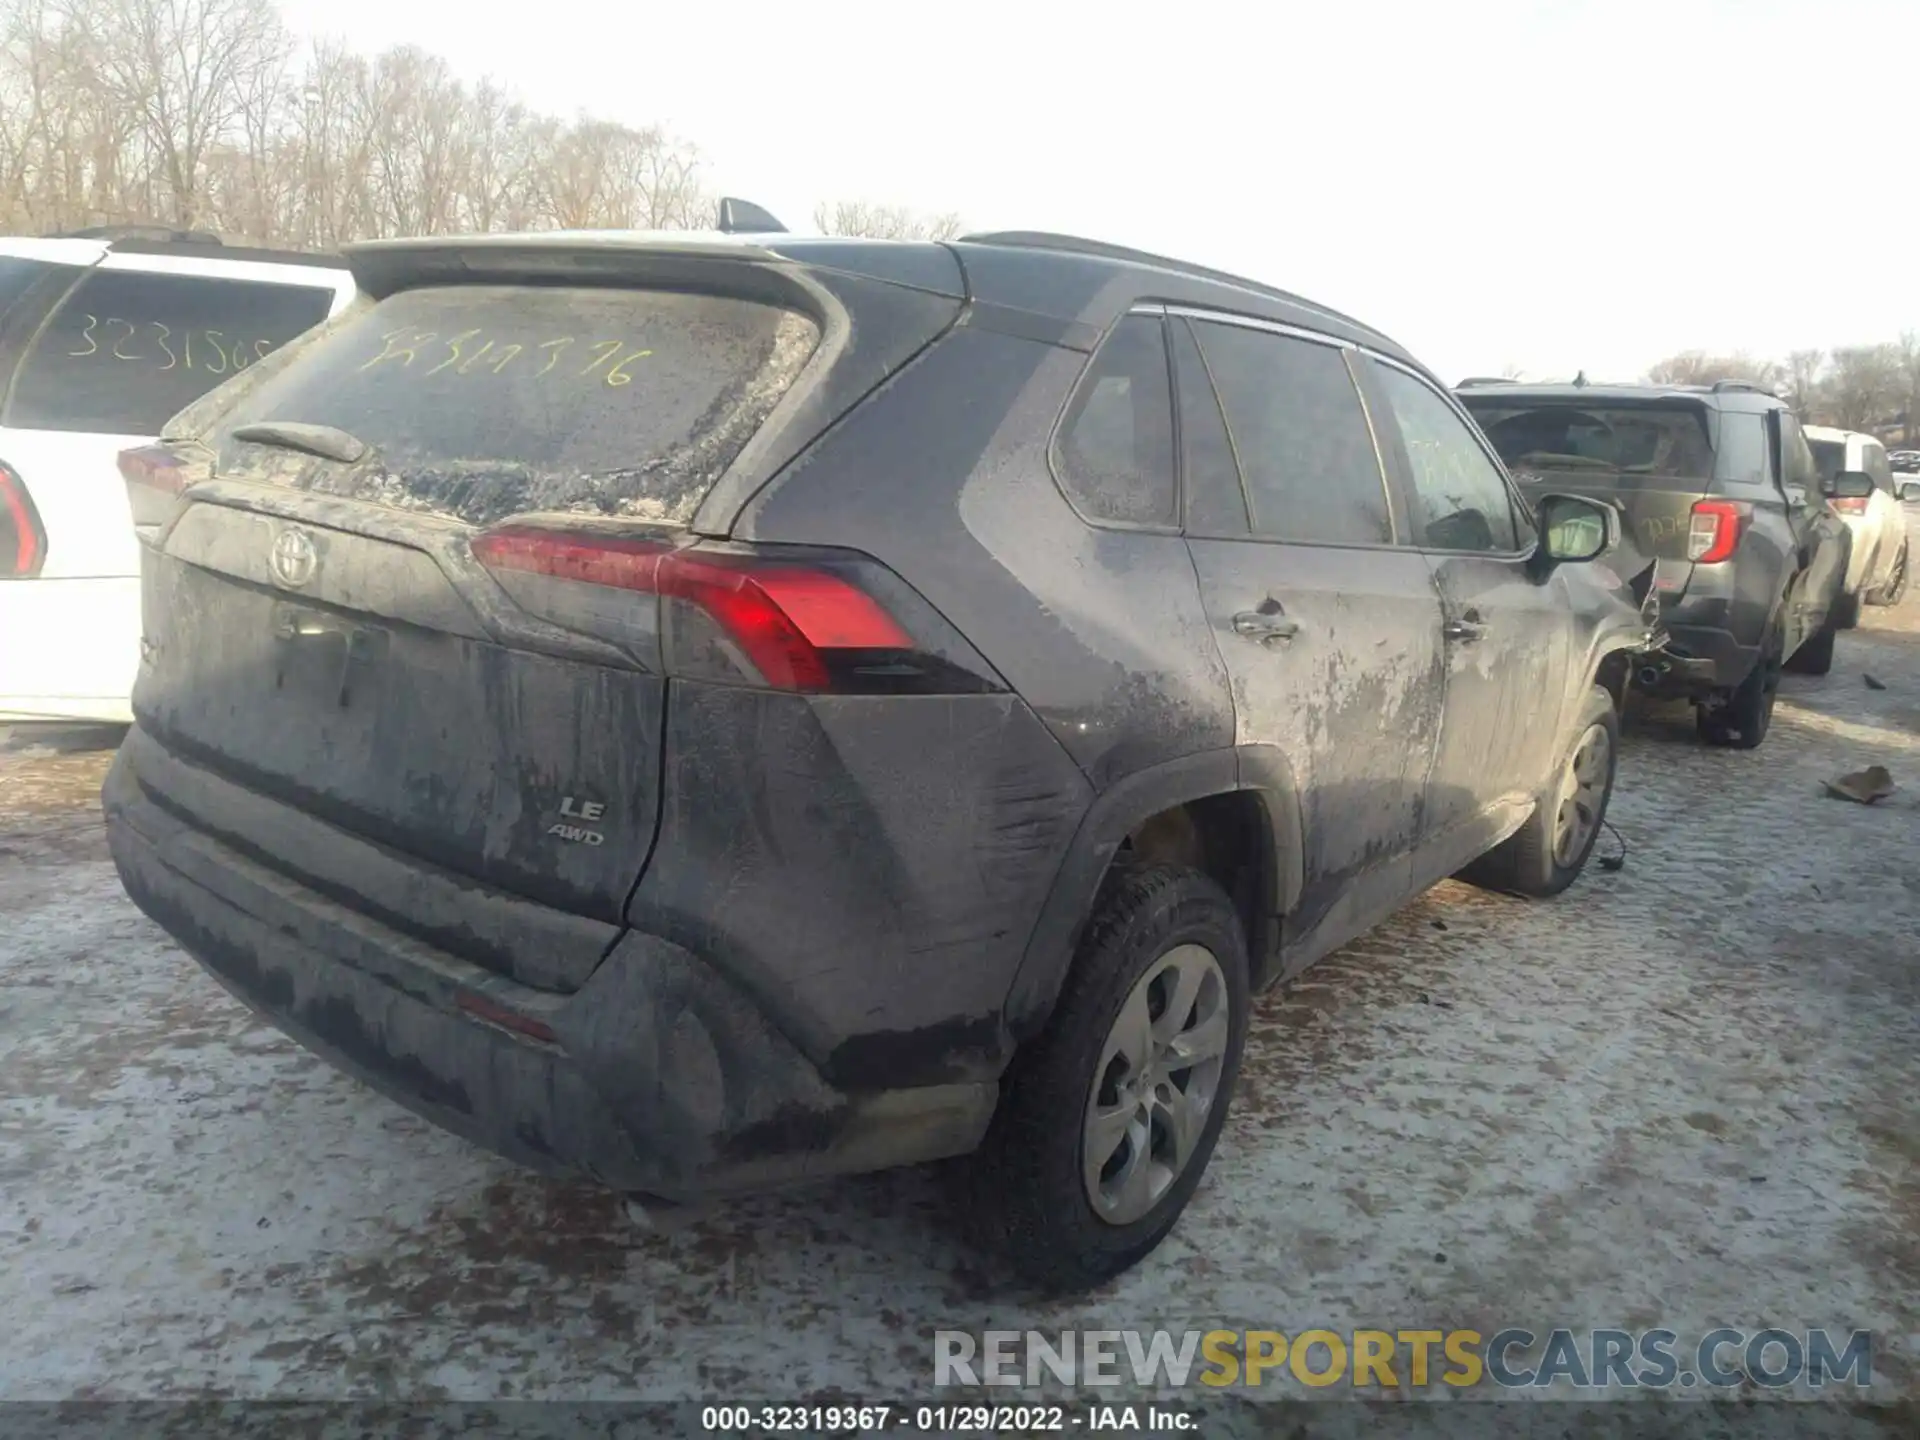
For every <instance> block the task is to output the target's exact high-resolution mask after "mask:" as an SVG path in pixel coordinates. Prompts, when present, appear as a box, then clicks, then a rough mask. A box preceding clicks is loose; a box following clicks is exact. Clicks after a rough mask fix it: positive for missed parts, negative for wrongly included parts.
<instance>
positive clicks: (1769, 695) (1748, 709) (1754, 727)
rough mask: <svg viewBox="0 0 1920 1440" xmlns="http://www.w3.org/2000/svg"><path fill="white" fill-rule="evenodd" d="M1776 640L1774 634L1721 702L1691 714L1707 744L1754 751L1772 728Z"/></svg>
mask: <svg viewBox="0 0 1920 1440" xmlns="http://www.w3.org/2000/svg"><path fill="white" fill-rule="evenodd" d="M1780 670H1781V665H1780V637H1779V634H1778V632H1776V633H1775V635H1774V638H1773V639H1772V641H1770V642H1769V644H1768V646H1767V649H1766V650H1765V651H1763V652H1762V653H1761V656H1760V658H1759V659H1758V660H1756V661H1754V662H1753V669H1752V670H1750V671H1748V672H1747V678H1746V679H1744V680H1742V681H1741V682H1740V683H1739V684H1738V685H1736V686H1735V687H1734V689H1733V693H1732V694H1731V695H1729V696H1728V697H1727V699H1726V701H1725V703H1723V704H1721V705H1718V706H1715V707H1713V708H1711V709H1709V708H1708V707H1707V706H1705V705H1702V706H1700V707H1699V708H1698V709H1696V710H1695V711H1694V712H1693V721H1694V728H1695V729H1696V730H1698V731H1699V734H1700V738H1701V739H1702V740H1704V741H1706V742H1707V744H1709V745H1721V746H1725V747H1726V748H1727V749H1730V750H1757V749H1759V748H1760V742H1761V741H1762V740H1765V739H1766V738H1767V731H1768V730H1770V729H1771V728H1772V727H1773V702H1774V699H1775V697H1776V696H1778V695H1779V693H1780Z"/></svg>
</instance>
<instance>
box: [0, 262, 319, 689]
mask: <svg viewBox="0 0 1920 1440" xmlns="http://www.w3.org/2000/svg"><path fill="white" fill-rule="evenodd" d="M353 295H354V287H353V281H352V279H351V277H350V276H349V275H348V274H347V271H346V269H345V267H344V266H343V265H342V264H341V262H340V261H339V260H338V259H337V258H335V257H331V256H328V257H320V256H308V255H296V254H291V253H281V252H278V251H265V250H246V249H239V248H236V247H233V246H227V245H222V244H220V243H219V241H218V239H217V238H216V237H213V236H206V235H168V234H167V233H166V232H159V234H157V235H156V234H154V233H153V232H131V231H121V232H113V231H91V232H83V233H81V234H77V235H68V236H60V237H52V238H40V239H16V238H4V237H0V385H3V386H4V391H3V393H4V394H5V397H6V400H5V406H4V409H0V724H5V723H9V722H18V721H34V720H61V721H102V722H108V723H121V722H126V721H129V720H131V719H132V713H131V711H130V709H129V708H128V700H127V696H128V692H129V691H130V690H131V689H132V688H133V679H134V674H135V672H136V670H137V669H138V667H139V652H140V551H139V543H138V540H137V539H136V537H135V534H134V527H133V519H132V515H131V513H130V511H129V508H128V500H127V491H126V486H125V483H124V482H123V480H122V479H121V475H120V470H119V468H118V466H117V464H116V457H117V456H118V455H119V452H120V451H122V450H124V449H127V448H128V447H130V446H135V445H141V444H144V443H146V442H148V441H149V440H150V439H151V438H152V437H154V436H156V435H157V434H158V433H159V431H160V427H161V426H162V425H163V424H164V423H165V422H166V421H167V420H168V419H169V418H170V417H172V415H173V414H174V413H175V412H176V411H178V410H180V409H182V408H184V407H185V406H186V405H188V404H190V403H191V402H193V401H194V400H197V399H198V398H200V396H202V395H203V394H205V393H206V392H207V391H209V390H212V389H213V388H214V387H215V386H217V385H219V384H220V383H221V381H222V378H223V377H224V376H228V375H231V374H232V373H233V372H234V371H235V370H237V369H244V368H246V367H247V366H248V365H251V364H254V363H255V362H257V361H259V360H260V359H262V358H264V357H265V356H266V355H268V354H270V353H271V352H272V351H273V350H274V349H276V348H277V347H278V346H280V345H282V344H284V343H285V342H286V341H288V340H291V339H292V338H294V337H295V336H296V335H299V334H300V333H301V332H302V331H305V330H308V329H310V328H311V327H313V326H314V325H316V324H318V323H319V322H320V321H322V320H324V319H326V318H327V316H329V315H331V314H333V313H335V312H336V311H338V310H340V309H341V308H342V307H343V306H345V305H346V304H347V303H348V302H349V301H350V300H351V299H352V298H353Z"/></svg>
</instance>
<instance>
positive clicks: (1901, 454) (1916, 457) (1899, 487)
mask: <svg viewBox="0 0 1920 1440" xmlns="http://www.w3.org/2000/svg"><path fill="white" fill-rule="evenodd" d="M1887 459H1888V461H1889V462H1890V463H1891V464H1892V465H1893V488H1894V490H1895V491H1896V492H1897V493H1898V494H1899V496H1900V498H1901V499H1902V500H1906V501H1915V500H1920V450H1895V451H1893V452H1892V453H1891V454H1890V455H1888V456H1887Z"/></svg>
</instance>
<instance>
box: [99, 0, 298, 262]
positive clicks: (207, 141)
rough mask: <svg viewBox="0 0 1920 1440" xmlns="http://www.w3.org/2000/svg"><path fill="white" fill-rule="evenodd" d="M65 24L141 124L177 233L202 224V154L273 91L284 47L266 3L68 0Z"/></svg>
mask: <svg viewBox="0 0 1920 1440" xmlns="http://www.w3.org/2000/svg"><path fill="white" fill-rule="evenodd" d="M64 6H65V9H64V19H65V21H66V23H67V24H68V25H70V26H72V27H74V28H76V29H77V30H79V31H80V32H81V33H82V34H83V35H85V36H86V37H88V38H89V39H90V40H92V41H93V42H94V43H95V45H96V46H97V49H96V50H95V55H94V58H95V62H96V63H97V64H98V65H99V66H100V74H101V76H102V78H103V79H104V81H105V84H106V89H107V91H108V93H109V94H111V95H112V97H113V99H114V101H115V102H116V103H117V104H118V105H120V106H121V107H122V108H123V109H124V110H125V111H126V112H128V113H129V114H131V115H133V116H135V117H137V119H138V121H139V125H140V138H141V141H142V143H143V146H144V148H145V151H146V156H147V159H148V173H149V175H150V176H152V177H153V178H154V179H156V180H157V181H158V182H159V183H158V187H157V189H158V192H159V193H157V194H156V195H154V196H153V198H154V199H155V200H156V201H159V202H162V203H164V205H165V207H166V209H167V211H168V213H169V215H170V218H171V219H172V220H173V221H174V222H175V223H176V224H179V225H182V226H191V225H195V224H197V223H199V222H200V221H201V219H202V211H203V208H204V206H203V200H202V193H203V184H204V180H205V170H204V167H205V164H206V161H207V158H208V155H209V154H210V153H211V152H212V150H213V149H214V148H215V147H216V146H217V145H219V144H220V143H221V142H222V141H224V140H226V139H227V138H228V137H229V135H230V134H231V133H232V132H233V130H234V128H235V127H236V126H237V125H238V124H239V123H240V121H241V120H242V118H243V116H244V115H245V113H246V110H247V105H248V99H249V97H250V96H252V97H255V98H256V99H257V98H258V97H259V96H260V95H261V93H262V91H263V89H270V88H272V79H271V77H273V76H275V75H277V74H278V73H279V71H280V69H281V67H282V66H284V64H285V62H286V56H287V50H288V43H289V42H288V39H287V34H286V31H285V29H284V27H282V25H281V23H280V17H279V14H278V12H277V11H275V10H274V8H273V6H272V4H271V3H270V0H64Z"/></svg>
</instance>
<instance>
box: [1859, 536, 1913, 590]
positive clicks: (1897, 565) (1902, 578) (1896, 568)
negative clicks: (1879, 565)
mask: <svg viewBox="0 0 1920 1440" xmlns="http://www.w3.org/2000/svg"><path fill="white" fill-rule="evenodd" d="M1908 543H1909V542H1907V541H1905V540H1902V541H1901V542H1900V553H1899V554H1898V555H1895V556H1894V557H1893V573H1892V574H1891V575H1889V576H1888V577H1887V583H1886V584H1884V585H1882V586H1881V587H1880V588H1879V589H1878V590H1876V591H1874V592H1873V593H1872V594H1871V595H1869V596H1867V603H1868V604H1869V605H1898V604H1899V603H1900V601H1901V599H1902V598H1903V597H1904V596H1905V595H1906V593H1907V545H1908Z"/></svg>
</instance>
